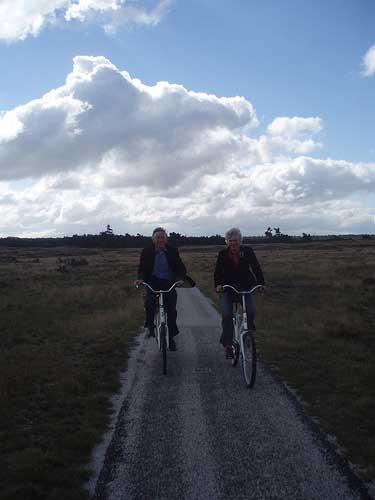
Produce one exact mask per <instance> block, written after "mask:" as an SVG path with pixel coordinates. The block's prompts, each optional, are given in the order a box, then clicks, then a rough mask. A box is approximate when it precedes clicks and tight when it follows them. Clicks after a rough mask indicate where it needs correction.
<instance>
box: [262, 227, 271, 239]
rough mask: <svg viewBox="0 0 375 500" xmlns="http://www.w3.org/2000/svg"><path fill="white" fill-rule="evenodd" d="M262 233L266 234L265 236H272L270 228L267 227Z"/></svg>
mask: <svg viewBox="0 0 375 500" xmlns="http://www.w3.org/2000/svg"><path fill="white" fill-rule="evenodd" d="M264 234H265V235H266V238H272V229H271V228H270V227H268V228H267V231H265V232H264Z"/></svg>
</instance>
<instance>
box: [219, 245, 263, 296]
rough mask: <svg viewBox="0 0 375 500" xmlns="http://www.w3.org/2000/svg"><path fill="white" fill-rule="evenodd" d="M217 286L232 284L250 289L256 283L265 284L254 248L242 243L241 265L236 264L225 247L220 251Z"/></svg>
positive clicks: (243, 288)
mask: <svg viewBox="0 0 375 500" xmlns="http://www.w3.org/2000/svg"><path fill="white" fill-rule="evenodd" d="M214 279H215V287H217V286H218V285H232V286H235V287H240V289H242V290H248V289H249V288H252V287H253V286H255V285H264V277H263V273H262V270H261V268H260V265H259V262H258V260H257V258H256V256H255V253H254V251H253V249H252V248H250V247H247V246H246V247H245V246H242V245H241V248H240V262H239V266H238V267H236V266H235V265H234V262H233V260H232V259H231V258H230V257H229V250H228V248H225V249H224V250H221V251H220V252H219V255H218V256H217V260H216V266H215V274H214Z"/></svg>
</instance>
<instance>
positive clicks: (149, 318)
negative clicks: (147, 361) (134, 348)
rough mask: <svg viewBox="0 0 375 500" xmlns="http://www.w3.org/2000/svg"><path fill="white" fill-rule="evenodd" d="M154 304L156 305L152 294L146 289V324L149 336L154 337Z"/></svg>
mask: <svg viewBox="0 0 375 500" xmlns="http://www.w3.org/2000/svg"><path fill="white" fill-rule="evenodd" d="M155 304H156V297H155V294H154V293H152V292H151V290H149V289H148V288H147V289H146V300H145V309H146V323H147V326H148V329H149V334H150V336H154V335H155V325H154V316H155Z"/></svg>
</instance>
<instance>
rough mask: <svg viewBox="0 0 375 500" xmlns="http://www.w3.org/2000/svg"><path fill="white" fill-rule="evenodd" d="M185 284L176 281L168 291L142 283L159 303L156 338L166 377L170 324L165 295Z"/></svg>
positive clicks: (155, 321) (156, 317) (156, 313)
mask: <svg viewBox="0 0 375 500" xmlns="http://www.w3.org/2000/svg"><path fill="white" fill-rule="evenodd" d="M183 282H184V281H183V280H179V281H176V282H175V283H173V285H172V286H171V287H170V288H169V289H168V290H154V289H153V288H152V287H151V286H150V285H149V284H148V283H146V281H142V282H141V283H140V284H141V285H143V286H144V287H147V288H148V289H149V290H150V291H151V292H152V293H154V294H155V295H156V299H157V301H156V308H155V319H154V324H155V338H156V342H157V344H158V348H159V351H161V353H162V359H163V361H162V366H163V374H164V375H166V374H167V350H168V349H169V335H168V322H167V311H166V310H165V306H164V294H166V293H169V292H171V291H172V290H173V289H174V288H175V287H176V286H178V285H181V284H182V283H183ZM137 288H138V286H137Z"/></svg>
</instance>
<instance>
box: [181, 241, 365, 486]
mask: <svg viewBox="0 0 375 500" xmlns="http://www.w3.org/2000/svg"><path fill="white" fill-rule="evenodd" d="M253 248H254V250H255V252H256V254H257V256H258V259H259V261H260V262H261V265H262V268H263V270H264V272H265V277H266V282H267V285H268V290H267V293H266V295H265V296H264V297H258V298H257V304H258V315H257V320H256V324H257V343H258V346H259V350H260V352H261V355H262V357H263V358H264V359H265V360H266V361H267V362H268V363H269V365H270V366H271V367H272V369H273V370H275V371H277V372H278V373H279V374H280V375H281V376H282V378H283V379H284V380H286V381H287V382H288V384H289V385H290V386H291V387H292V388H293V389H295V390H296V391H297V392H298V393H299V394H300V395H301V396H302V397H303V399H304V401H305V402H306V411H307V412H308V413H309V414H310V415H312V416H313V417H315V418H316V419H317V420H318V421H319V424H320V426H321V428H322V429H323V430H324V431H325V432H327V433H329V434H332V435H335V436H337V438H338V442H339V445H340V447H341V448H343V449H344V450H345V451H346V453H347V455H348V456H349V457H350V459H351V461H352V462H354V463H355V464H357V469H358V471H360V473H361V474H362V475H363V477H364V478H367V479H375V419H374V414H375V364H374V361H373V360H374V356H375V328H374V324H375V309H374V303H375V285H374V284H372V285H371V284H366V280H368V279H369V278H372V279H373V278H375V245H374V244H373V243H372V244H371V242H365V241H358V242H350V241H349V242H337V243H336V244H334V245H333V244H331V243H319V244H317V243H309V244H300V245H291V244H289V245H288V244H283V245H277V246H276V245H254V247H253ZM217 251H218V248H216V249H212V248H207V249H202V250H200V251H198V252H196V251H195V252H194V253H192V252H191V251H189V249H185V251H184V252H183V255H184V258H185V260H186V261H187V262H188V265H189V269H190V268H191V269H192V274H193V275H194V278H195V279H196V281H197V283H198V284H199V286H201V288H202V289H203V290H204V291H205V292H206V293H207V294H208V295H210V297H211V298H212V299H214V300H216V297H215V293H214V291H213V269H214V264H215V260H216V255H217ZM370 281H371V280H370ZM259 383H261V381H259Z"/></svg>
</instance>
